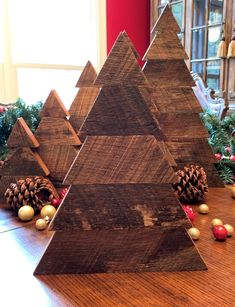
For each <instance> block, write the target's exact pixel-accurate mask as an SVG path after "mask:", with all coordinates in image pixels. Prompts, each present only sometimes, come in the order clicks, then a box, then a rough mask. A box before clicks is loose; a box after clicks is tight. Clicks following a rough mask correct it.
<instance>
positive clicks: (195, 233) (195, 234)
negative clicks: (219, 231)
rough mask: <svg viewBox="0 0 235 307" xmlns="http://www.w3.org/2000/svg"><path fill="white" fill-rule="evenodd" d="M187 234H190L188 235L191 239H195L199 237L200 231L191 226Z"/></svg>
mask: <svg viewBox="0 0 235 307" xmlns="http://www.w3.org/2000/svg"><path fill="white" fill-rule="evenodd" d="M188 234H189V235H190V237H191V238H192V240H194V241H196V240H198V239H199V237H200V231H199V229H197V228H196V227H191V228H189V230H188Z"/></svg>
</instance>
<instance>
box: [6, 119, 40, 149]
mask: <svg viewBox="0 0 235 307" xmlns="http://www.w3.org/2000/svg"><path fill="white" fill-rule="evenodd" d="M7 146H8V147H11V148H15V147H17V148H19V147H31V148H37V147H39V143H38V141H37V139H36V137H35V136H34V135H33V132H32V131H31V130H30V129H29V127H28V125H27V124H26V122H25V120H24V119H23V118H22V117H20V118H18V119H17V122H16V123H15V125H14V127H13V129H12V131H11V134H10V136H9V138H8V140H7Z"/></svg>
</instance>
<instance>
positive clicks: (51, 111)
mask: <svg viewBox="0 0 235 307" xmlns="http://www.w3.org/2000/svg"><path fill="white" fill-rule="evenodd" d="M44 116H47V117H54V118H66V116H69V112H68V111H67V110H66V108H65V106H64V104H63V102H62V100H61V99H60V97H59V95H58V94H57V92H56V91H55V90H51V92H50V94H49V96H48V97H47V99H46V101H45V103H44V105H43V108H42V110H41V112H40V117H41V118H42V117H44Z"/></svg>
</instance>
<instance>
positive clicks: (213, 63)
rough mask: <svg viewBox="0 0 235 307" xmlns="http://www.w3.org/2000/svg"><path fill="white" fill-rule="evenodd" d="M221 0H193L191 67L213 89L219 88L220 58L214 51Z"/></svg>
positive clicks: (221, 6)
mask: <svg viewBox="0 0 235 307" xmlns="http://www.w3.org/2000/svg"><path fill="white" fill-rule="evenodd" d="M223 6H224V1H223V0H194V3H193V22H192V50H191V69H192V71H194V72H197V73H198V74H200V75H201V77H202V78H203V79H204V80H205V81H206V83H207V86H208V87H210V88H213V89H214V90H217V91H218V90H219V88H220V59H218V58H217V56H216V53H217V49H218V44H219V42H220V39H221V30H222V27H223V11H224V10H223Z"/></svg>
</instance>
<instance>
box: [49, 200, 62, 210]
mask: <svg viewBox="0 0 235 307" xmlns="http://www.w3.org/2000/svg"><path fill="white" fill-rule="evenodd" d="M60 203H61V199H59V198H52V200H51V205H52V206H54V207H55V208H57V207H58V206H59V205H60Z"/></svg>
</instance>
